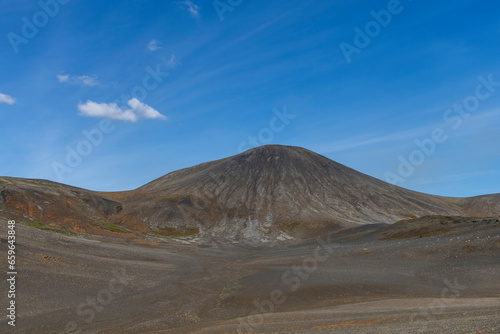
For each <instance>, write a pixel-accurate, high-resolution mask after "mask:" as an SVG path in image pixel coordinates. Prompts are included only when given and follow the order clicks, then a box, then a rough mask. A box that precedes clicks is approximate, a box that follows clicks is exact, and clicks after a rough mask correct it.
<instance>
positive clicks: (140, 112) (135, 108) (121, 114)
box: [78, 98, 167, 122]
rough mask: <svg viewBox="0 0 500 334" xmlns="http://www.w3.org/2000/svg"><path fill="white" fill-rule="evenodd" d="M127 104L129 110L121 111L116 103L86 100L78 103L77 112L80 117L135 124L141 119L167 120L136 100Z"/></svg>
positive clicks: (131, 100)
mask: <svg viewBox="0 0 500 334" xmlns="http://www.w3.org/2000/svg"><path fill="white" fill-rule="evenodd" d="M127 104H128V105H129V107H130V108H129V109H126V110H123V109H121V108H120V107H118V105H117V104H116V103H96V102H93V101H90V100H88V101H87V102H85V103H80V104H79V105H78V110H79V111H80V115H82V116H88V117H99V118H109V119H113V120H117V121H128V122H137V121H139V120H141V119H162V120H166V119H167V117H166V116H165V115H162V114H160V112H158V111H157V110H155V109H153V108H151V107H150V106H148V105H147V104H145V103H142V102H141V101H139V100H138V99H135V98H133V99H130V100H129V101H128V102H127Z"/></svg>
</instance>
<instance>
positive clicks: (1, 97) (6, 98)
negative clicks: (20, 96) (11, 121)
mask: <svg viewBox="0 0 500 334" xmlns="http://www.w3.org/2000/svg"><path fill="white" fill-rule="evenodd" d="M0 103H7V104H14V103H16V99H15V98H13V97H12V96H10V95H6V94H2V93H0Z"/></svg>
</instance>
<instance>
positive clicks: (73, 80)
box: [57, 74, 99, 87]
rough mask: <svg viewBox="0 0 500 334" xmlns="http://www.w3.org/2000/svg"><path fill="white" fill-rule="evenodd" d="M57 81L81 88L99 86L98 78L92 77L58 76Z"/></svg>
mask: <svg viewBox="0 0 500 334" xmlns="http://www.w3.org/2000/svg"><path fill="white" fill-rule="evenodd" d="M57 79H58V80H59V82H66V83H69V84H72V85H80V86H90V87H92V86H97V85H98V84H99V81H98V80H97V78H96V77H90V76H88V75H67V74H58V75H57Z"/></svg>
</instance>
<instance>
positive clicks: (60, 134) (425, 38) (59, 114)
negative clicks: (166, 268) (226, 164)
mask: <svg viewBox="0 0 500 334" xmlns="http://www.w3.org/2000/svg"><path fill="white" fill-rule="evenodd" d="M44 8H45V9H44ZM0 9H1V10H0V16H1V17H0V29H1V31H2V36H1V39H0V43H1V47H0V59H1V60H2V64H3V66H2V72H1V76H0V133H1V134H2V141H1V144H0V157H1V165H0V175H3V176H15V177H26V178H42V179H49V180H54V181H60V182H63V183H67V184H71V185H75V186H80V187H84V188H89V189H93V190H110V191H111V190H126V189H133V188H136V187H138V186H140V185H142V184H144V183H146V182H149V181H151V180H153V179H155V178H157V177H159V176H162V175H164V174H166V173H168V172H171V171H174V170H176V169H180V168H184V167H189V166H192V165H195V164H198V163H202V162H205V161H209V160H215V159H219V158H224V157H226V156H230V155H234V154H237V153H239V152H240V151H241V150H245V149H249V148H251V147H252V146H254V145H263V144H285V145H296V146H302V147H305V148H308V149H311V150H313V151H316V152H318V153H321V154H323V155H325V156H327V157H329V158H331V159H333V160H335V161H337V162H340V163H342V164H345V165H347V166H349V167H352V168H354V169H356V170H359V171H361V172H363V173H366V174H369V175H371V176H374V177H376V178H380V179H383V180H391V182H394V183H396V184H398V185H401V186H403V187H406V188H409V189H412V190H416V191H421V192H427V193H432V194H438V195H445V196H472V195H479V194H486V193H498V192H500V167H499V166H500V150H499V149H498V144H499V142H500V132H499V131H498V129H499V126H500V84H497V83H500V66H499V65H500V58H499V57H498V54H499V51H500V46H499V44H498V41H499V38H500V17H499V16H498V12H499V10H500V4H498V3H496V2H493V1H489V2H479V3H478V2H477V1H453V2H435V1H423V0H422V1H415V0H414V1H409V0H405V1H400V2H399V1H397V0H391V1H328V2H327V1H304V0H302V1H293V0H292V1H287V2H272V1H271V2H270V1H238V0H232V1H227V0H220V1H217V2H213V1H206V0H204V1H200V0H191V1H190V0H179V1H152V0H133V1H131V0H128V1H127V0H125V1H112V0H110V1H82V0H64V1H63V0H60V2H57V1H56V0H45V1H41V2H40V3H39V2H37V1H24V0H2V1H1V2H0ZM359 31H361V33H359ZM346 50H347V51H346ZM488 82H489V84H488ZM478 94H479V95H478ZM454 105H455V106H456V108H455V109H450V108H453V106H454ZM457 106H458V107H457ZM460 106H462V109H460ZM464 106H465V107H466V108H467V109H465V110H464ZM458 110H462V111H461V112H459V111H458ZM104 130H105V131H104ZM436 131H437V132H436ZM85 133H86V134H87V136H86V135H85ZM249 136H251V137H253V138H254V139H252V138H249ZM87 137H90V138H91V140H89V139H88V138H87ZM416 141H419V142H420V143H421V146H418V145H417V144H416ZM422 143H423V144H422ZM426 145H427V146H426ZM422 147H423V148H422ZM71 152H72V153H71ZM75 152H76V153H75ZM419 152H420V153H419ZM75 154H76V155H78V157H75V156H74V155H75ZM68 159H69V160H68ZM401 159H403V160H401ZM402 161H405V162H402ZM402 165H404V166H403V167H402Z"/></svg>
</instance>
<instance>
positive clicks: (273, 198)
mask: <svg viewBox="0 0 500 334" xmlns="http://www.w3.org/2000/svg"><path fill="white" fill-rule="evenodd" d="M128 195H129V197H128V199H127V200H126V201H125V207H126V208H127V209H126V210H125V211H124V214H128V216H127V218H128V219H129V220H130V218H131V217H133V219H131V221H135V222H137V221H142V222H144V223H146V224H147V225H148V226H149V227H150V228H153V229H155V230H157V231H160V232H161V231H163V232H164V233H166V234H168V233H171V232H173V231H181V232H183V231H184V232H186V231H197V230H199V231H202V232H203V233H205V234H210V235H213V236H224V237H227V238H230V239H235V238H236V239H240V238H243V239H250V240H260V241H264V240H266V239H269V238H271V239H272V238H287V236H299V237H300V236H303V237H304V236H309V235H315V234H318V233H320V232H321V231H326V230H330V229H335V228H339V227H347V226H353V225H356V224H371V223H393V222H395V221H398V220H401V219H407V218H414V217H420V216H424V215H437V214H440V215H468V213H467V210H466V205H467V203H466V202H465V201H463V200H461V199H454V198H445V197H439V196H432V195H426V194H421V193H417V192H413V191H409V190H406V189H403V188H400V187H396V186H393V185H390V184H387V183H385V182H383V181H380V180H378V179H375V178H372V177H370V176H367V175H364V174H362V173H359V172H357V171H355V170H353V169H351V168H348V167H346V166H343V165H341V164H338V163H336V162H334V161H332V160H330V159H328V158H326V157H324V156H321V155H318V154H316V153H314V152H311V151H309V150H306V149H303V148H299V147H288V146H278V145H269V146H262V147H258V148H255V149H251V150H249V151H246V152H244V153H242V154H239V155H236V156H233V157H229V158H226V159H222V160H218V161H212V162H208V163H204V164H200V165H197V166H194V167H192V168H187V169H183V170H179V171H176V172H173V173H170V174H168V175H165V176H163V177H161V178H159V179H157V180H154V181H153V182H150V183H148V184H146V185H145V186H143V187H140V188H138V189H137V190H135V191H134V192H132V193H131V194H128ZM489 199H490V197H488V196H486V197H484V198H482V199H481V198H480V199H477V200H476V201H478V203H486V202H487V201H488V200H489ZM493 202H494V203H496V207H495V209H494V210H493V211H495V210H496V211H495V212H497V213H498V212H500V207H499V206H498V203H499V202H498V201H497V200H496V199H495V200H494V201H493ZM475 207H476V208H477V209H476V210H474V214H476V215H479V216H481V215H483V213H486V211H487V210H485V209H486V207H488V208H491V206H488V205H483V204H477V205H475ZM487 213H488V215H489V214H492V212H491V210H490V211H488V212H487ZM119 223H121V224H127V219H124V220H121V221H119ZM129 227H130V228H134V226H129Z"/></svg>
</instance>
